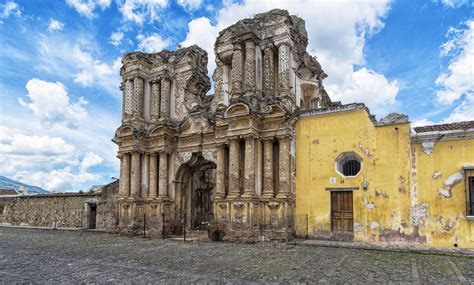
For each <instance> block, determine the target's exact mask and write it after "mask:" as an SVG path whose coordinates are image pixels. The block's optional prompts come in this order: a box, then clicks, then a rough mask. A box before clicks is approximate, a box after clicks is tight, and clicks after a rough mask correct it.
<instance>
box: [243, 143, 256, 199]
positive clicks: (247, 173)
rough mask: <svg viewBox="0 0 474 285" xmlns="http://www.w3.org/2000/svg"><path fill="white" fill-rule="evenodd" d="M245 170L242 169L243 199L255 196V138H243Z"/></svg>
mask: <svg viewBox="0 0 474 285" xmlns="http://www.w3.org/2000/svg"><path fill="white" fill-rule="evenodd" d="M244 163H245V166H244V167H245V168H244V194H243V195H242V196H243V197H247V198H248V197H253V196H254V195H255V171H256V169H255V138H254V137H253V136H248V137H246V138H245V162H244Z"/></svg>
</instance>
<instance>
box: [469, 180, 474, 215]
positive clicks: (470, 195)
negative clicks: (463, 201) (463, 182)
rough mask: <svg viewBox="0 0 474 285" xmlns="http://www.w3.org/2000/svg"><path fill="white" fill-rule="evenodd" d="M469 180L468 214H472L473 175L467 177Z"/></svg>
mask: <svg viewBox="0 0 474 285" xmlns="http://www.w3.org/2000/svg"><path fill="white" fill-rule="evenodd" d="M468 181H469V189H468V190H469V216H474V176H470V177H468Z"/></svg>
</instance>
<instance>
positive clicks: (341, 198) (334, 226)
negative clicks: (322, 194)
mask: <svg viewBox="0 0 474 285" xmlns="http://www.w3.org/2000/svg"><path fill="white" fill-rule="evenodd" d="M352 209H353V207H352V191H340V192H337V191H333V192H331V230H332V231H333V232H353V231H354V218H353V210H352Z"/></svg>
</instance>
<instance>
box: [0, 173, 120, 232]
mask: <svg viewBox="0 0 474 285" xmlns="http://www.w3.org/2000/svg"><path fill="white" fill-rule="evenodd" d="M117 192H118V181H117V182H113V183H111V184H108V185H106V186H104V187H103V188H102V189H101V190H100V192H96V193H91V194H80V193H65V194H47V195H34V196H33V195H26V196H19V197H8V198H0V225H16V226H32V227H51V228H52V227H53V223H54V222H56V221H57V227H58V228H78V229H80V228H87V218H88V211H87V204H88V203H93V204H96V205H97V214H96V228H97V229H105V230H111V231H112V230H114V229H115V226H116V223H117V222H116V221H117V217H116V201H115V199H116V194H117Z"/></svg>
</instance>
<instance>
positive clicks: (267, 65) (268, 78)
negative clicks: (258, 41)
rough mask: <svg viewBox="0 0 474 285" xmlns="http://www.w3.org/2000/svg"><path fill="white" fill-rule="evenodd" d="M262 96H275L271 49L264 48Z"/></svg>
mask: <svg viewBox="0 0 474 285" xmlns="http://www.w3.org/2000/svg"><path fill="white" fill-rule="evenodd" d="M263 95H264V96H265V97H267V96H274V95H275V60H274V56H273V48H272V47H266V48H265V50H264V54H263Z"/></svg>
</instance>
